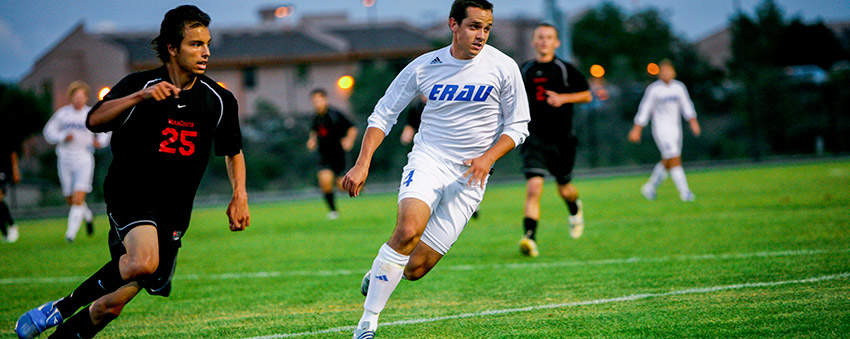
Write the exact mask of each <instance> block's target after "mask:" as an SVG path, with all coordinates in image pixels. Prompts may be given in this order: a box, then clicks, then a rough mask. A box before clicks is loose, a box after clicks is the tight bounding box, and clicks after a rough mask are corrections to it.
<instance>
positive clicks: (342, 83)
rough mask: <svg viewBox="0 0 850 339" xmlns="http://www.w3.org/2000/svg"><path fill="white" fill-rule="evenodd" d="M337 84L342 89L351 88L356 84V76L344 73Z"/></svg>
mask: <svg viewBox="0 0 850 339" xmlns="http://www.w3.org/2000/svg"><path fill="white" fill-rule="evenodd" d="M336 85H337V86H339V88H340V89H342V90H349V89H351V87H353V86H354V78H353V77H351V76H350V75H343V76H341V77H340V78H339V80H337V82H336Z"/></svg>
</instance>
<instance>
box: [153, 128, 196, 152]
mask: <svg viewBox="0 0 850 339" xmlns="http://www.w3.org/2000/svg"><path fill="white" fill-rule="evenodd" d="M162 135H165V136H168V139H165V140H163V141H162V142H161V143H159V151H160V152H164V153H169V154H174V153H175V152H177V151H178V150H179V151H180V154H181V155H184V156H189V155H192V153H195V144H194V143H193V142H192V141H191V140H189V139H187V138H188V137H196V136H198V132H197V131H186V130H183V131H180V132H179V133H178V132H177V130H176V129H174V128H173V127H166V128H165V129H164V130H162ZM178 137H180V144H182V147H180V148H178V149H174V148H172V147H169V146H170V145H171V144H173V143H175V142H177V138H178Z"/></svg>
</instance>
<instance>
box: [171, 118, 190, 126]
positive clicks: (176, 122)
mask: <svg viewBox="0 0 850 339" xmlns="http://www.w3.org/2000/svg"><path fill="white" fill-rule="evenodd" d="M168 124H169V125H174V126H180V127H195V123H194V122H191V121H183V120H174V119H168Z"/></svg>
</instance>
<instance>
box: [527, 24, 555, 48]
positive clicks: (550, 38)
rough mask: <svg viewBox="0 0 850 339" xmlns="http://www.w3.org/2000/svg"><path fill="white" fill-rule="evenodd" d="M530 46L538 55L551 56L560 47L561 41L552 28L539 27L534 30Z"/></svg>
mask: <svg viewBox="0 0 850 339" xmlns="http://www.w3.org/2000/svg"><path fill="white" fill-rule="evenodd" d="M531 46H532V47H534V52H535V53H537V54H538V55H552V54H555V50H556V49H558V47H560V46H561V40H559V39H558V32H556V31H555V28H554V27H549V26H540V27H537V29H535V30H534V36H533V37H532V38H531Z"/></svg>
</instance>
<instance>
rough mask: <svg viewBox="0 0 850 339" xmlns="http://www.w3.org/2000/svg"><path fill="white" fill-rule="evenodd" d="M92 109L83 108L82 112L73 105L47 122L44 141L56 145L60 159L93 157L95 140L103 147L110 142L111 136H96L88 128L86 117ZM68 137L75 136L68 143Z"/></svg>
mask: <svg viewBox="0 0 850 339" xmlns="http://www.w3.org/2000/svg"><path fill="white" fill-rule="evenodd" d="M90 109H91V107H89V106H83V108H82V109H80V110H76V109H74V106H72V105H67V106H63V107H62V108H60V109H59V110H57V111H56V113H54V114H53V116H52V117H51V118H50V120H49V121H47V124H46V125H45V126H44V139H45V140H47V142H48V143H50V144H54V145H56V155H57V156H59V158H79V157H88V156H91V155H92V153H93V152H94V140H95V138H97V141H98V143H100V146H101V147H104V146H106V143H107V142H109V134H107V133H97V134H95V133H92V131H89V130H88V129H87V128H86V117H87V116H88V112H89V110H90ZM68 135H73V136H74V138H73V139H72V140H71V141H68V142H66V141H65V138H66V137H67V136H68Z"/></svg>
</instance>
